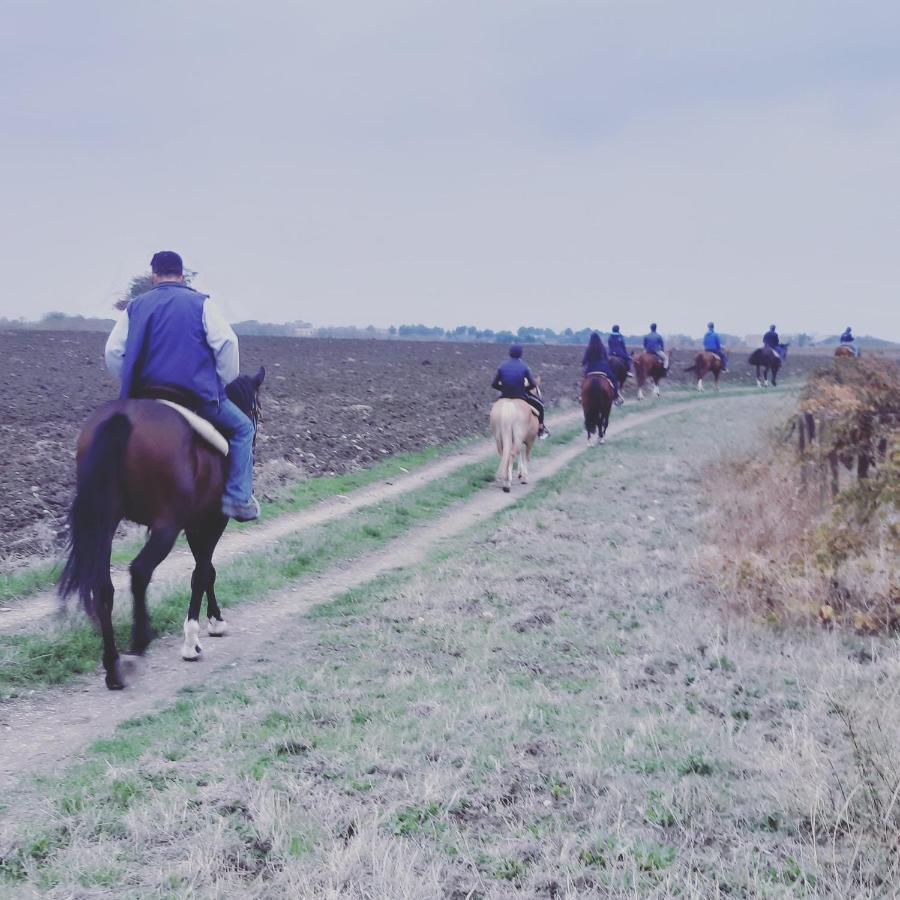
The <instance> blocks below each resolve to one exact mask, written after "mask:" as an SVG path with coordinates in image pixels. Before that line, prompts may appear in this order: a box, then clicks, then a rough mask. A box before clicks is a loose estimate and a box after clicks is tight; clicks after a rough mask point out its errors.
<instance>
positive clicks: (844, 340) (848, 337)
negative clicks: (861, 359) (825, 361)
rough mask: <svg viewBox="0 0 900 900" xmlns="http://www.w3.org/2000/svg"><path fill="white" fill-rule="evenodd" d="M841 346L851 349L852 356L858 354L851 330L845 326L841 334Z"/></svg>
mask: <svg viewBox="0 0 900 900" xmlns="http://www.w3.org/2000/svg"><path fill="white" fill-rule="evenodd" d="M841 346H842V347H849V348H850V349H851V350H852V351H853V355H854V356H859V348H858V347H857V346H856V338H855V337H853V330H852V329H851V328H850V326H849V325H848V326H847V330H846V331H845V332H844V333H843V334H842V335H841Z"/></svg>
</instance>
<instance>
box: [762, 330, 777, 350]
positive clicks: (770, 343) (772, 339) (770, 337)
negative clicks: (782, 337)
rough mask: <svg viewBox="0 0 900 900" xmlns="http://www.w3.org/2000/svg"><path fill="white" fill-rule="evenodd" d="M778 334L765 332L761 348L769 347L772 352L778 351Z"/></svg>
mask: <svg viewBox="0 0 900 900" xmlns="http://www.w3.org/2000/svg"><path fill="white" fill-rule="evenodd" d="M778 344H779V340H778V332H777V331H767V332H766V333H765V334H764V335H763V347H771V348H772V349H773V350H776V349H778Z"/></svg>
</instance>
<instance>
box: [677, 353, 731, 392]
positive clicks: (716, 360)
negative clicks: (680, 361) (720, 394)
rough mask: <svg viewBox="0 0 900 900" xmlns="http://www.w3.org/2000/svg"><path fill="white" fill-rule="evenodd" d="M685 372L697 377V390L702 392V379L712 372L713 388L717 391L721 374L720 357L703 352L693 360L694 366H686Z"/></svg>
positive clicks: (716, 354)
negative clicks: (693, 373) (694, 374)
mask: <svg viewBox="0 0 900 900" xmlns="http://www.w3.org/2000/svg"><path fill="white" fill-rule="evenodd" d="M684 371H685V372H695V373H696V375H697V390H698V391H702V390H703V379H704V377H705V376H706V375H707V374H709V373H710V372H712V374H713V378H714V379H715V388H716V390H718V389H719V375H721V374H722V357H721V356H719V354H718V353H712V352H711V351H709V350H703V351H701V352H700V353H698V354H697V356H696V357H695V358H694V364H693V365H692V366H688V367H687V368H686V369H685V370H684Z"/></svg>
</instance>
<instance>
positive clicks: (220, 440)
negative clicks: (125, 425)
mask: <svg viewBox="0 0 900 900" xmlns="http://www.w3.org/2000/svg"><path fill="white" fill-rule="evenodd" d="M156 402H157V403H165V404H166V406H171V407H172V409H174V410H175V411H176V412H179V413H181V415H182V416H184V419H185V421H186V422H187V423H188V425H190V426H191V428H193V429H194V431H196V432H197V434H199V435H200V437H202V438H203V440H204V441H206V443H207V444H209V445H210V447H212V448H213V450H218V451H219V453H221V454H222V456H228V441H226V440H225V437H224V435H223V434H222V433H221V432H220V431H217V430H216V428H215V426H214V425H212V424H211V423H210V422H207V421H206V419H204V418H203V417H202V416H198V415H197V413H195V412H191V411H190V410H189V409H187V408H186V407H184V406H179V405H178V404H177V403H173V402H172V401H171V400H157V401H156Z"/></svg>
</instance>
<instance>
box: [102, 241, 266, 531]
mask: <svg viewBox="0 0 900 900" xmlns="http://www.w3.org/2000/svg"><path fill="white" fill-rule="evenodd" d="M150 268H151V270H152V274H153V287H152V288H151V289H150V290H149V291H147V292H146V293H144V294H141V295H140V296H138V297H135V298H134V299H133V300H132V301H131V302H130V303H129V304H128V307H127V309H126V310H125V312H124V313H123V314H122V317H121V318H120V319H119V321H118V322H117V323H116V326H115V328H113V330H112V333H111V334H110V336H109V339H108V340H107V342H106V366H107V368H108V369H109V371H110V373H111V374H112V375H114V376H118V377H120V378H121V379H122V387H121V391H120V394H119V396H120V397H122V398H123V399H124V398H128V397H135V396H139V395H140V393H141V391H142V390H143V389H145V388H148V387H151V386H159V385H165V386H171V387H174V388H178V389H180V390H182V391H184V392H187V393H188V394H189V395H190V396H191V397H192V399H194V400H195V408H196V411H197V413H199V415H201V416H202V417H203V418H204V419H207V420H208V421H210V422H212V424H213V425H215V426H216V428H218V429H219V431H221V432H222V433H223V434H224V435H225V436H226V437H227V438H228V478H227V481H226V483H225V490H224V491H223V493H222V512H223V513H224V514H225V515H226V516H230V517H231V518H233V519H237V520H238V521H239V522H247V521H249V520H251V519H255V518H257V517H258V516H259V503H258V502H257V501H256V498H255V497H254V496H253V423H252V422H251V421H250V419H248V418H247V416H245V415H244V413H242V412H241V410H240V409H238V407H237V406H235V404H234V403H232V402H231V400H229V399H228V397H226V396H225V385H226V384H228V383H229V382H231V381H233V380H234V379H235V378H237V376H238V374H239V373H240V360H239V354H238V340H237V336H236V335H235V333H234V331H233V330H232V328H231V326H230V325H229V324H228V322H227V321H226V320H225V319H224V318H223V316H222V314H221V313H220V312H219V311H218V309H217V308H216V307H215V305H214V304H213V303H212V302H211V301H210V300H209V298H208V296H207V295H206V294H201V293H199V292H198V291H195V290H194V289H193V288H191V287H188V286H187V285H186V284H185V283H184V266H183V264H182V261H181V257H180V256H179V255H178V254H177V253H175V252H174V251H172V250H161V251H160V252H159V253H156V254H154V256H153V259H152V260H151V261H150Z"/></svg>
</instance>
